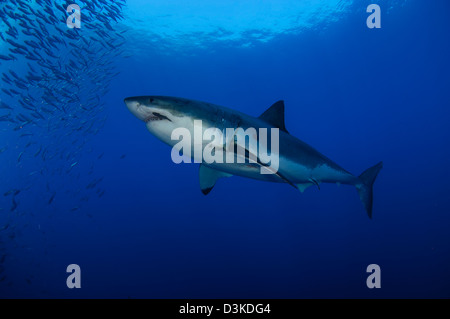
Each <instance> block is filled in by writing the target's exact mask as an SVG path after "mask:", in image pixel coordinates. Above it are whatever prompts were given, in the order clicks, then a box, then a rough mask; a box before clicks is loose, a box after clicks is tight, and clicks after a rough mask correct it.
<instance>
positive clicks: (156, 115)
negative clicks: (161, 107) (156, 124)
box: [144, 112, 172, 123]
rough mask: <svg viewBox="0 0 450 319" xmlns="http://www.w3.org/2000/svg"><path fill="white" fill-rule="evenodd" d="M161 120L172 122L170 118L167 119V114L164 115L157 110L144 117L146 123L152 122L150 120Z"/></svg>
mask: <svg viewBox="0 0 450 319" xmlns="http://www.w3.org/2000/svg"><path fill="white" fill-rule="evenodd" d="M161 120H168V121H169V122H172V120H171V119H169V118H168V117H167V116H164V115H162V114H159V113H157V112H153V113H152V115H150V116H147V117H146V118H145V119H144V122H145V123H148V122H152V121H161Z"/></svg>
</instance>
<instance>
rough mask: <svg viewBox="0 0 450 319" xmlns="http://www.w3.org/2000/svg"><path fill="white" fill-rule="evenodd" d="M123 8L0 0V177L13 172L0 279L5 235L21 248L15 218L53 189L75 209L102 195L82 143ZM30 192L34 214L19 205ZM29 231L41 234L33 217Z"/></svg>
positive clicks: (121, 2)
mask: <svg viewBox="0 0 450 319" xmlns="http://www.w3.org/2000/svg"><path fill="white" fill-rule="evenodd" d="M70 3H76V4H77V5H78V6H79V7H80V8H81V28H69V27H68V25H67V19H68V17H69V15H71V12H67V6H68V5H69V4H70ZM125 6H126V0H73V1H71V2H65V1H53V0H7V1H6V0H0V70H1V75H0V166H1V167H2V169H3V171H2V173H0V174H4V172H5V171H11V170H17V171H18V173H17V174H16V175H17V177H16V178H14V179H12V180H6V178H4V176H2V183H0V192H1V193H0V285H2V284H4V283H3V282H4V281H5V282H6V281H7V277H6V275H5V267H4V263H5V262H6V261H7V260H8V258H9V253H8V250H7V248H8V247H11V245H13V244H11V242H10V241H12V240H16V242H15V243H14V245H15V246H20V242H19V241H17V239H16V238H17V237H18V234H19V233H20V232H21V231H24V230H23V225H21V226H19V222H18V221H17V220H18V217H20V216H23V215H25V214H27V216H28V215H31V216H33V214H37V211H38V208H37V207H44V208H45V207H46V208H45V209H47V210H50V208H51V207H53V206H54V205H55V203H57V202H58V196H59V195H60V194H62V193H65V194H68V193H70V194H71V196H73V197H74V198H75V199H74V203H73V205H72V206H69V207H67V211H69V212H72V213H76V212H78V211H79V205H81V204H80V203H82V202H83V201H87V200H89V198H90V197H91V195H92V196H95V197H96V198H101V197H102V196H103V194H104V192H105V191H104V189H103V188H102V187H101V182H102V180H103V177H102V176H96V174H95V172H94V167H95V163H92V162H86V160H85V159H84V156H85V155H86V154H89V153H93V152H98V150H96V151H94V150H93V149H92V148H88V147H87V145H88V142H89V140H90V139H91V138H92V137H93V136H94V135H95V134H97V133H98V132H99V130H101V128H102V126H103V124H104V122H105V120H106V115H105V112H104V110H105V104H104V102H103V96H104V95H105V94H107V92H108V90H109V86H110V83H111V81H112V80H113V79H114V78H115V77H116V76H117V75H118V72H117V68H116V61H117V60H118V59H121V58H126V56H125V49H124V43H125V32H126V31H127V29H126V28H125V27H124V25H123V24H121V23H120V21H121V20H123V19H124V15H123V8H124V7H125ZM103 155H104V153H103V152H101V151H100V152H98V155H97V154H95V155H94V156H92V155H91V157H90V158H94V159H95V160H96V161H100V160H101V159H102V157H103ZM5 168H6V170H5ZM81 168H82V169H81ZM0 176H1V175H0ZM30 192H33V193H34V194H36V193H37V194H39V198H37V199H35V201H36V203H33V204H28V206H30V205H34V206H33V209H34V210H35V211H34V212H33V209H30V207H28V206H27V205H26V204H25V199H27V201H28V200H29V198H27V197H26V196H27V193H30ZM39 205H41V206H39ZM45 209H44V210H45ZM36 220H38V219H37V217H36ZM28 223H30V222H28ZM36 225H38V222H36ZM36 225H34V226H36ZM34 226H33V227H34ZM20 227H22V229H20ZM28 227H31V226H29V225H28ZM34 228H35V229H37V230H39V231H41V232H43V230H42V228H41V224H40V223H39V227H37V226H36V227H34ZM8 241H9V242H8ZM29 281H31V279H30V278H28V279H27V282H28V283H30V282H29ZM11 284H12V283H8V285H11Z"/></svg>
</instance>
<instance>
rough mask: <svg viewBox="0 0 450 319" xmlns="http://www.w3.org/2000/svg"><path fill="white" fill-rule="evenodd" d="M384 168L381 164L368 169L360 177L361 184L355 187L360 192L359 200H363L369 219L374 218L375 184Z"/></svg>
mask: <svg viewBox="0 0 450 319" xmlns="http://www.w3.org/2000/svg"><path fill="white" fill-rule="evenodd" d="M382 168H383V162H379V163H378V164H377V165H375V166H372V167H371V168H368V169H366V170H365V171H364V172H363V173H362V174H361V175H359V179H360V184H357V185H355V186H356V189H357V190H358V194H359V198H360V199H361V201H362V203H363V205H364V208H365V209H366V211H367V215H369V218H372V202H373V188H372V187H373V182H375V179H376V178H377V175H378V173H379V172H380V170H381V169H382Z"/></svg>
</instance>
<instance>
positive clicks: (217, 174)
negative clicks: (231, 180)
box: [198, 164, 232, 195]
mask: <svg viewBox="0 0 450 319" xmlns="http://www.w3.org/2000/svg"><path fill="white" fill-rule="evenodd" d="M230 176H232V175H231V174H228V173H224V172H221V171H218V170H215V169H213V168H210V167H208V166H205V165H203V164H200V169H199V171H198V177H199V180H200V188H201V190H202V193H203V194H205V195H208V194H209V192H210V191H211V190H212V189H213V187H214V185H215V184H216V182H217V180H218V179H219V178H221V177H230Z"/></svg>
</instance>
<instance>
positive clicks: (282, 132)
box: [125, 96, 383, 218]
mask: <svg viewBox="0 0 450 319" xmlns="http://www.w3.org/2000/svg"><path fill="white" fill-rule="evenodd" d="M125 104H126V105H127V107H128V109H129V110H130V111H131V113H133V114H134V115H135V116H136V117H137V118H138V119H140V120H142V121H144V122H145V123H146V126H147V129H148V130H149V131H150V132H151V133H153V134H154V135H155V136H156V137H158V138H159V139H160V140H161V141H163V142H165V143H167V144H168V145H170V146H172V147H173V146H175V145H176V144H177V143H178V140H174V139H172V132H173V131H174V130H175V129H177V128H184V129H186V130H188V131H189V132H190V133H191V136H192V138H193V137H194V132H195V129H196V126H195V125H196V123H198V121H199V120H201V121H202V122H201V124H202V134H203V133H204V132H205V131H206V130H207V129H212V128H216V129H218V130H219V131H221V132H223V135H224V136H226V129H237V128H242V129H243V130H247V129H248V128H254V129H255V130H259V129H267V130H271V129H276V128H278V129H279V130H278V131H277V132H278V134H279V137H278V143H279V150H278V152H277V154H276V155H277V158H278V161H279V163H278V167H277V170H276V172H275V171H274V172H273V173H272V174H262V173H261V168H266V164H265V163H263V162H262V161H260V159H259V158H258V157H257V155H258V154H256V160H255V161H253V162H246V163H237V162H236V161H234V162H232V163H230V162H223V163H216V162H213V163H206V162H205V161H203V162H202V163H201V164H200V170H199V178H200V187H201V190H202V192H203V193H204V194H205V195H206V194H208V193H209V192H210V191H211V190H212V188H213V187H214V185H215V184H216V182H217V180H218V179H219V178H221V177H229V176H232V175H238V176H243V177H248V178H253V179H258V180H264V181H270V182H280V183H287V184H289V185H291V186H293V187H295V188H297V189H299V190H300V191H301V192H303V191H304V190H305V189H306V188H308V187H309V186H313V185H315V186H317V187H318V188H319V189H320V184H321V183H336V184H347V185H352V186H355V187H356V190H357V191H358V194H359V197H360V199H361V201H362V203H363V205H364V208H365V209H366V211H367V214H368V216H369V217H370V218H372V202H373V195H372V194H373V190H372V189H373V183H374V181H375V179H376V177H377V175H378V173H379V171H380V170H381V168H382V167H383V163H382V162H380V163H378V164H376V165H375V166H373V167H371V168H369V169H367V170H366V171H364V172H363V173H362V174H361V175H359V176H355V175H352V174H351V173H349V172H347V171H346V170H344V169H343V168H342V167H340V166H339V165H337V164H336V163H334V162H333V161H332V160H330V159H329V158H327V157H326V156H324V155H323V154H321V153H320V152H318V151H317V150H315V149H314V148H313V147H311V146H309V145H308V144H306V143H305V142H303V141H301V140H299V139H297V138H296V137H294V136H292V135H290V134H289V132H288V131H287V129H286V127H285V122H284V102H283V101H278V102H276V103H275V104H273V105H272V106H271V107H270V108H269V109H267V110H266V111H265V112H264V113H263V114H262V115H261V116H259V117H252V116H249V115H247V114H244V113H241V112H238V111H236V110H232V109H229V108H226V107H223V106H218V105H214V104H211V103H206V102H200V101H194V100H189V99H184V98H177V97H167V96H139V97H130V98H126V99H125ZM207 143H208V141H206V142H204V144H203V145H202V147H205V146H206V145H207ZM191 145H192V150H191V152H190V154H194V151H195V150H194V146H193V145H194V143H192V144H191ZM241 146H242V147H243V148H246V149H245V150H244V154H251V152H250V151H249V150H248V147H247V146H246V145H241ZM258 147H259V145H258ZM224 149H225V146H224ZM233 151H235V149H233ZM225 152H226V149H225ZM246 156H249V155H246Z"/></svg>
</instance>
